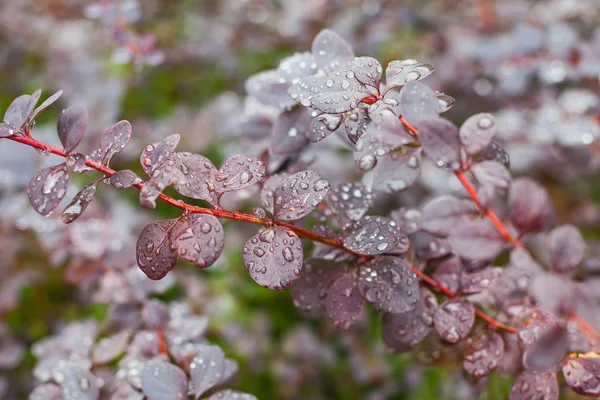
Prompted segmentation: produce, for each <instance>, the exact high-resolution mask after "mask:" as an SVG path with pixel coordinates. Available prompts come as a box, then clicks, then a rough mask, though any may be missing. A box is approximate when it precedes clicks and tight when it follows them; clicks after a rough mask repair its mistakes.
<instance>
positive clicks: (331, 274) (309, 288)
mask: <svg viewBox="0 0 600 400" xmlns="http://www.w3.org/2000/svg"><path fill="white" fill-rule="evenodd" d="M343 273H344V265H343V264H340V263H337V262H334V261H329V260H322V259H315V258H313V259H310V260H307V261H306V262H305V264H304V266H303V267H302V272H301V273H300V276H299V277H298V279H296V280H295V281H294V282H292V284H291V286H290V293H291V295H292V299H293V300H294V305H295V306H296V307H298V308H299V309H300V310H302V311H304V312H307V313H319V312H323V311H325V309H326V305H325V304H326V303H325V299H326V298H327V293H328V291H329V287H330V286H331V285H332V284H333V282H335V280H336V279H337V278H339V277H340V276H341V275H342V274H343Z"/></svg>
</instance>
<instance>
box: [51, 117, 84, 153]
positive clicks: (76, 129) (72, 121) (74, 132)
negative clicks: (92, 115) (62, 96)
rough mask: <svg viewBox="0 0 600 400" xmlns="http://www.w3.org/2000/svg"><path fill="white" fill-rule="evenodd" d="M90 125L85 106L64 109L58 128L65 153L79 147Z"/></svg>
mask: <svg viewBox="0 0 600 400" xmlns="http://www.w3.org/2000/svg"><path fill="white" fill-rule="evenodd" d="M87 125H88V112H87V110H86V109H85V107H82V106H71V107H69V108H67V109H66V110H63V112H62V114H60V117H59V118H58V124H57V130H58V138H59V139H60V143H61V144H62V145H63V148H64V149H65V153H70V152H71V151H73V149H75V147H77V145H78V144H79V142H81V139H83V135H84V134H85V131H86V129H87Z"/></svg>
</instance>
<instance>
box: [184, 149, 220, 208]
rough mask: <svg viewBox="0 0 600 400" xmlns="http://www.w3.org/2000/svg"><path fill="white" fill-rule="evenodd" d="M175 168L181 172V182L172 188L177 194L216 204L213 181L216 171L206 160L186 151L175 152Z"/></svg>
mask: <svg viewBox="0 0 600 400" xmlns="http://www.w3.org/2000/svg"><path fill="white" fill-rule="evenodd" d="M175 167H176V168H177V169H178V170H179V171H181V175H180V180H181V181H180V182H179V183H176V184H175V186H174V187H175V190H177V192H178V193H180V194H182V195H183V196H186V197H191V198H193V199H200V200H206V201H208V202H209V203H211V204H213V205H214V204H216V202H217V200H216V193H215V183H214V179H215V175H216V173H217V169H216V168H215V166H214V165H213V163H212V162H210V160H209V159H208V158H206V157H204V156H201V155H200V154H195V153H189V152H186V151H183V152H177V153H175Z"/></svg>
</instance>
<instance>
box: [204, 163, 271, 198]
mask: <svg viewBox="0 0 600 400" xmlns="http://www.w3.org/2000/svg"><path fill="white" fill-rule="evenodd" d="M264 177H265V165H264V164H263V163H262V161H260V160H259V159H258V158H256V157H254V156H247V155H243V154H237V155H235V156H233V157H230V158H228V159H227V160H226V161H225V163H224V164H223V166H222V167H221V169H220V170H219V171H218V172H217V173H216V174H215V191H216V192H217V193H225V192H231V191H233V190H241V189H244V188H246V187H248V186H252V185H254V184H255V183H258V182H260V181H262V180H263V179H264Z"/></svg>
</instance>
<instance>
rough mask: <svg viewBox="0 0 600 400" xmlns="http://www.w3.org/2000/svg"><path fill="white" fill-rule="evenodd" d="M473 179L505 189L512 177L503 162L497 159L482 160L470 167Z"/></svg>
mask: <svg viewBox="0 0 600 400" xmlns="http://www.w3.org/2000/svg"><path fill="white" fill-rule="evenodd" d="M471 172H472V173H473V175H474V176H475V179H477V181H478V182H479V183H481V184H482V185H486V186H490V187H495V188H499V189H506V188H508V185H509V183H510V181H511V179H512V177H511V176H510V172H508V169H506V167H505V166H504V164H501V163H499V162H498V161H482V162H480V163H476V164H474V165H473V166H472V167H471Z"/></svg>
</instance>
